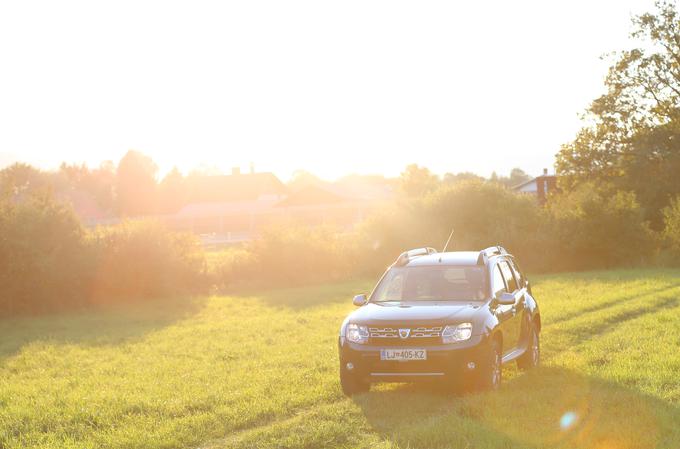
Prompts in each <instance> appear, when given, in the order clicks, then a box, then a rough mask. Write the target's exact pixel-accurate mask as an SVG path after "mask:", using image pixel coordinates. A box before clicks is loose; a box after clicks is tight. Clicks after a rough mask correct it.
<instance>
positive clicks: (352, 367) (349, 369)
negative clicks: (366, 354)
mask: <svg viewBox="0 0 680 449" xmlns="http://www.w3.org/2000/svg"><path fill="white" fill-rule="evenodd" d="M353 369H354V364H353V363H352V362H349V363H348V364H347V371H352V370H353Z"/></svg>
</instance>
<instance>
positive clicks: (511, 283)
mask: <svg viewBox="0 0 680 449" xmlns="http://www.w3.org/2000/svg"><path fill="white" fill-rule="evenodd" d="M498 265H500V266H501V272H502V273H503V277H504V278H505V282H506V283H507V285H508V291H509V292H510V293H512V292H514V291H516V290H517V281H516V280H515V276H514V275H513V274H512V270H511V269H510V265H508V262H506V261H503V262H501V263H499V264H498Z"/></svg>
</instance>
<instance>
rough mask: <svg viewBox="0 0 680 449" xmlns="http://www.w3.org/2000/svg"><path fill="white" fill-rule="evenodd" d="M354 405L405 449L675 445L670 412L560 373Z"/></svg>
mask: <svg viewBox="0 0 680 449" xmlns="http://www.w3.org/2000/svg"><path fill="white" fill-rule="evenodd" d="M354 401H355V403H356V404H357V405H359V407H360V408H361V410H362V412H363V414H364V416H365V418H366V420H367V422H368V424H369V425H370V427H371V428H372V429H373V431H375V432H377V433H378V434H379V435H380V436H381V438H384V439H386V440H388V441H391V442H393V443H395V444H396V445H398V446H399V447H408V448H411V449H432V448H445V447H446V448H448V447H455V448H459V447H460V448H468V447H469V448H497V447H503V448H517V449H520V448H521V449H527V448H543V447H556V446H559V447H579V448H597V449H603V448H611V449H628V448H630V449H632V448H636V449H646V448H656V447H659V448H666V447H668V448H671V447H678V446H679V445H680V429H679V428H678V426H677V422H680V410H679V409H678V407H677V406H673V405H672V404H670V403H667V402H664V401H662V400H660V399H658V398H656V397H653V396H649V395H646V394H644V393H641V392H639V391H636V390H633V389H629V388H626V387H623V386H621V385H618V384H615V383H612V382H608V381H604V380H602V379H597V378H592V377H587V376H584V375H581V374H579V373H577V372H574V371H570V370H566V369H563V368H553V367H547V368H546V367H542V368H539V369H537V370H535V371H533V372H531V373H527V374H526V375H522V376H519V377H517V378H514V379H512V380H511V381H508V382H506V383H505V384H504V386H503V388H502V389H501V390H500V391H498V392H493V393H482V394H470V395H465V396H459V397H456V396H452V395H445V394H443V393H442V392H440V391H438V389H437V388H436V387H429V386H424V385H423V386H418V385H402V386H399V387H397V388H394V389H384V388H378V389H376V391H372V392H370V393H368V394H365V395H361V396H358V397H356V398H355V399H354Z"/></svg>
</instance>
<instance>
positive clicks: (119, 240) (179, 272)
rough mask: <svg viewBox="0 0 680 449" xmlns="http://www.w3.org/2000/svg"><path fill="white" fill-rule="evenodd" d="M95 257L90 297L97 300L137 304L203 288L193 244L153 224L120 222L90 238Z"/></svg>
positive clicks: (199, 252)
mask: <svg viewBox="0 0 680 449" xmlns="http://www.w3.org/2000/svg"><path fill="white" fill-rule="evenodd" d="M88 241H89V245H90V248H91V251H92V253H93V254H94V260H93V270H94V271H93V275H92V283H91V292H90V293H91V295H92V297H93V298H95V299H96V300H97V301H104V300H112V299H116V298H127V299H142V298H149V297H155V296H161V295H172V294H183V293H190V292H194V291H198V290H202V289H204V288H205V287H206V286H205V283H206V279H205V278H204V275H205V256H204V253H203V249H202V248H201V246H200V243H199V242H198V240H197V239H196V238H195V237H193V236H192V235H189V234H183V233H176V232H171V231H168V230H167V229H166V228H164V227H163V226H162V225H161V224H159V223H156V222H153V221H125V222H123V223H121V224H119V225H117V226H111V227H105V228H99V229H97V230H95V231H93V232H92V233H91V234H90V236H89V239H88Z"/></svg>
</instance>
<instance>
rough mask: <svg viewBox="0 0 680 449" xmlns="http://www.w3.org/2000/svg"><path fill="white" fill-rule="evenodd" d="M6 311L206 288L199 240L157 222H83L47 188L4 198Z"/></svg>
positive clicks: (1, 279)
mask: <svg viewBox="0 0 680 449" xmlns="http://www.w3.org/2000/svg"><path fill="white" fill-rule="evenodd" d="M0 266H2V270H0V314H5V315H10V314H17V313H28V312H46V311H54V310H61V309H65V308H69V307H75V306H81V305H85V304H88V303H92V302H94V301H98V302H101V301H113V300H116V301H118V300H129V299H146V298H150V297H153V296H159V295H168V294H177V293H190V292H198V291H203V290H205V288H206V286H207V285H208V282H207V280H206V278H205V261H204V254H203V250H202V248H201V246H200V245H199V244H198V242H197V241H196V240H195V239H194V238H193V237H192V236H190V235H187V234H178V233H173V232H170V231H168V230H166V229H164V228H163V227H161V226H160V225H158V224H155V223H149V222H135V223H132V222H126V223H123V224H121V225H117V226H112V227H108V228H102V229H97V230H96V231H86V230H84V229H83V228H82V227H81V225H80V222H79V221H78V218H77V217H76V215H75V214H74V213H73V211H72V209H71V208H70V207H68V206H65V205H63V204H61V203H58V202H55V201H53V200H52V199H51V197H50V196H49V195H39V196H31V197H28V198H26V199H23V200H21V201H18V202H15V201H13V200H5V201H2V202H0Z"/></svg>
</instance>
